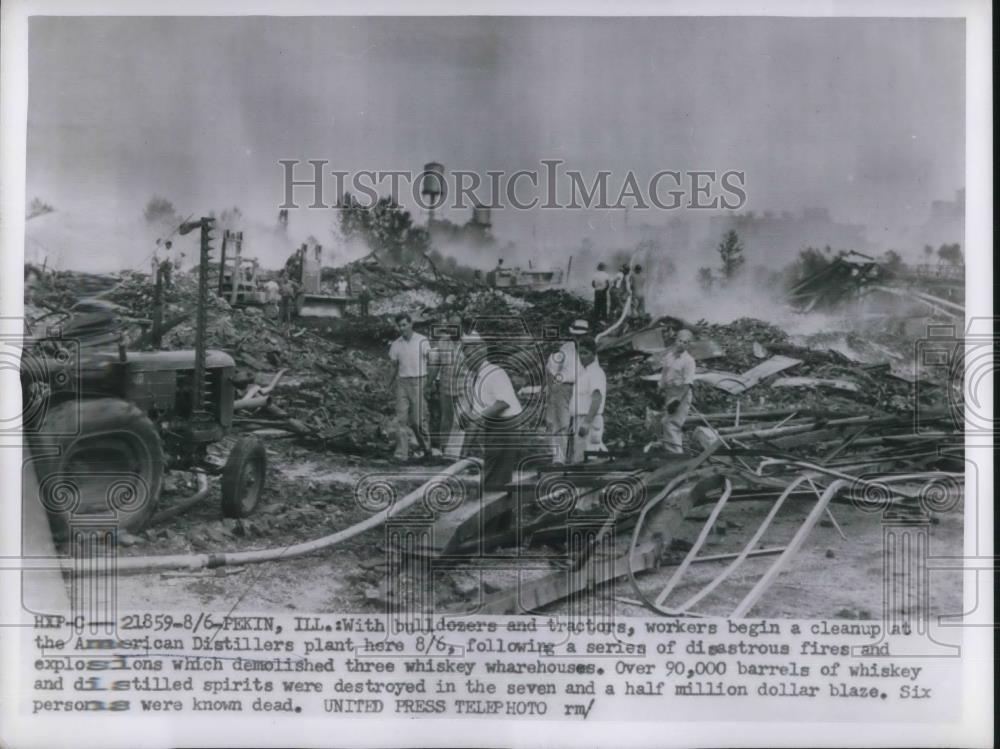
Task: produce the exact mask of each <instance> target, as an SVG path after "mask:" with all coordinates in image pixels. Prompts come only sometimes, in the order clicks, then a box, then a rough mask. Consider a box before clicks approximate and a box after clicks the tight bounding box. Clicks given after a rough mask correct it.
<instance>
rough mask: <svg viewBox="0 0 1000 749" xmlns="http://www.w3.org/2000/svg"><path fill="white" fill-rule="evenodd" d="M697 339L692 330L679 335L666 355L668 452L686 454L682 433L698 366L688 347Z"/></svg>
mask: <svg viewBox="0 0 1000 749" xmlns="http://www.w3.org/2000/svg"><path fill="white" fill-rule="evenodd" d="M693 339H694V334H693V333H692V332H691V331H690V330H682V331H680V332H679V333H678V334H677V338H676V340H675V341H674V345H673V346H671V347H670V349H669V350H668V351H667V353H666V354H664V356H663V371H662V373H661V374H660V391H661V392H662V393H663V402H664V412H663V421H662V422H661V423H662V427H663V432H662V439H663V443H664V445H665V446H666V448H667V450H669V451H670V452H675V453H679V452H682V445H683V432H682V430H683V427H684V422H685V421H686V420H687V416H688V411H690V410H691V399H692V397H693V393H692V385H693V384H694V372H695V363H694V358H693V357H692V356H691V354H689V353H688V347H689V346H690V345H691V341H692V340H693Z"/></svg>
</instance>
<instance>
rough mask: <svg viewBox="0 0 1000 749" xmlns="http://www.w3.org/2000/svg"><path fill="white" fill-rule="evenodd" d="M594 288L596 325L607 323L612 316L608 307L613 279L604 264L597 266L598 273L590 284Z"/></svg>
mask: <svg viewBox="0 0 1000 749" xmlns="http://www.w3.org/2000/svg"><path fill="white" fill-rule="evenodd" d="M590 285H591V286H593V287H594V314H593V319H594V324H595V325H596V324H598V323H602V322H606V321H607V319H608V317H609V316H610V314H611V310H610V308H609V306H608V292H609V291H610V288H611V277H610V276H609V275H608V267H607V266H606V265H605V264H604V263H598V264H597V271H596V272H595V273H594V278H593V280H592V281H591V282H590Z"/></svg>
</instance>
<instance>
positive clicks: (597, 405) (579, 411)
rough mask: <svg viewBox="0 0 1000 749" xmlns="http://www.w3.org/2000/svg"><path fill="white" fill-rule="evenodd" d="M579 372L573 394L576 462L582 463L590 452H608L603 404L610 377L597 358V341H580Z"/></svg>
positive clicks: (583, 339) (606, 396)
mask: <svg viewBox="0 0 1000 749" xmlns="http://www.w3.org/2000/svg"><path fill="white" fill-rule="evenodd" d="M577 353H578V355H579V357H580V367H581V369H580V374H579V377H578V378H577V380H576V388H575V391H574V393H573V405H574V410H573V413H574V417H573V462H574V463H582V462H584V459H585V458H586V455H585V454H584V453H587V452H607V449H608V448H606V447H605V446H604V406H605V404H606V403H607V399H608V378H607V376H606V375H605V374H604V370H603V369H601V365H600V363H599V362H598V361H597V343H596V342H595V341H594V339H593V338H591V337H589V336H588V337H585V338H582V339H581V340H580V342H579V343H578V344H577Z"/></svg>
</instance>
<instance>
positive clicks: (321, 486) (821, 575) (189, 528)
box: [118, 439, 963, 619]
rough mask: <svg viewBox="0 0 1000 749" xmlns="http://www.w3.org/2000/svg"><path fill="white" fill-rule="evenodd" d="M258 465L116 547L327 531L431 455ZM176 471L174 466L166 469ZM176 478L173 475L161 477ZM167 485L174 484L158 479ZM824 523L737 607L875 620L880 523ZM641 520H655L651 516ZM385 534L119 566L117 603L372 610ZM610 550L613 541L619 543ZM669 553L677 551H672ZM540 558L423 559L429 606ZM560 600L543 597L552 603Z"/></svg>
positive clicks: (210, 548) (718, 607) (950, 520)
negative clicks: (230, 508)
mask: <svg viewBox="0 0 1000 749" xmlns="http://www.w3.org/2000/svg"><path fill="white" fill-rule="evenodd" d="M266 444H267V449H268V460H269V472H268V479H267V483H266V486H265V492H264V497H263V500H262V503H263V504H262V505H261V506H260V507H258V509H257V512H256V513H255V514H254V516H253V517H251V518H249V519H248V520H247V521H240V522H236V521H232V520H223V519H221V513H220V509H219V496H218V488H217V487H214V488H213V490H212V494H210V496H209V497H208V498H206V500H205V501H204V502H203V503H202V504H201V505H199V506H198V507H197V508H195V509H194V510H192V511H190V512H188V513H187V514H185V515H183V516H181V517H178V518H174V519H172V520H170V521H167V522H165V523H163V524H161V525H159V526H157V527H155V528H153V529H150V530H147V531H146V532H144V534H143V535H142V536H141V537H139V539H137V540H136V542H135V543H134V544H132V545H130V546H127V547H123V548H122V549H121V553H122V554H123V555H125V556H133V555H154V554H155V555H161V554H182V553H205V552H233V551H244V550H249V549H262V548H283V547H285V546H288V545H291V544H294V543H299V542H302V541H306V540H311V539H315V538H318V537H320V536H324V535H327V534H329V533H333V532H336V531H339V530H342V529H344V528H347V527H349V526H350V525H352V524H354V523H356V522H358V521H360V520H362V519H364V518H365V517H367V516H368V515H369V514H370V513H369V512H368V511H367V510H365V509H364V508H363V507H361V506H359V505H358V503H357V502H356V501H355V487H356V486H357V485H358V482H360V481H362V479H365V478H366V477H371V476H372V475H374V474H380V475H382V476H383V477H384V478H385V479H386V480H387V481H389V482H390V483H391V484H392V485H393V486H395V487H397V492H398V493H397V496H402V495H403V494H405V492H406V491H409V490H411V489H413V488H416V487H417V486H418V485H419V484H420V483H421V482H420V478H421V477H423V476H427V475H428V474H429V473H432V472H434V470H435V468H436V467H433V466H431V467H425V466H416V467H415V466H400V465H399V464H397V463H393V462H389V461H382V460H373V459H371V458H360V457H350V456H345V455H341V454H334V453H328V454H324V453H318V452H314V451H310V450H306V449H303V448H300V447H296V446H294V445H292V444H291V443H290V442H288V441H287V440H282V439H268V440H267V441H266ZM180 475H181V476H183V474H180ZM174 481H175V482H176V479H175V480H174ZM171 488H173V489H174V490H175V492H176V493H178V494H183V493H184V491H185V489H184V487H183V486H181V485H177V486H173V487H171ZM811 505H812V503H811V502H808V501H798V502H795V501H791V500H790V501H789V502H788V503H786V506H785V507H784V508H783V509H782V510H781V511H780V512H779V514H778V515H777V517H776V519H775V522H774V523H773V525H772V527H771V529H770V530H769V531H768V532H767V534H766V535H765V536H764V537H763V538H762V539H761V542H760V544H759V545H758V548H767V547H774V546H781V545H783V544H784V543H786V542H787V541H788V540H789V539H790V538H791V536H792V534H793V533H794V531H795V529H796V528H797V527H798V525H799V523H800V522H801V520H802V519H803V518H804V517H805V516H806V514H807V513H808V511H809V508H810V507H811ZM770 506H771V505H770V502H741V503H731V504H730V505H729V506H727V507H726V509H725V510H724V511H723V513H722V514H721V516H720V518H721V520H722V521H723V522H721V523H719V525H721V526H724V528H725V531H724V533H723V534H719V533H713V534H711V535H710V536H709V539H708V542H707V543H706V545H705V547H704V548H703V550H702V552H701V554H702V555H709V554H724V553H728V552H735V551H738V550H739V549H740V548H741V547H742V543H743V542H744V541H745V540H746V539H747V538H749V536H750V535H751V534H752V533H753V532H754V531H755V530H756V528H757V527H758V526H759V524H760V521H761V520H762V519H763V517H764V515H765V514H766V512H767V511H768V509H769V508H770ZM831 510H832V512H833V514H834V517H835V519H836V522H837V524H838V525H839V527H840V529H841V530H842V531H843V533H844V535H845V536H846V540H845V538H842V537H841V535H840V533H839V532H838V530H837V527H836V526H835V525H834V524H833V523H831V522H830V521H829V520H828V519H824V520H823V521H821V523H820V524H818V525H817V526H816V527H815V528H814V529H813V531H812V533H811V534H810V536H809V537H808V538H807V539H806V542H805V544H804V545H803V547H802V548H801V550H800V551H799V553H798V555H797V556H796V557H795V558H794V560H793V561H792V563H791V564H790V565H789V566H788V567H787V568H786V569H785V570H784V571H783V572H782V573H781V575H780V576H779V577H778V579H777V580H776V582H775V583H774V585H772V586H771V588H770V589H769V590H767V591H766V592H765V594H764V595H763V597H762V598H761V600H760V602H759V603H758V604H757V605H756V606H755V607H754V608H753V609H752V611H751V612H750V615H751V616H759V617H791V618H805V619H818V618H842V619H868V618H881V616H882V606H883V560H882V555H883V526H882V521H881V517H880V515H878V514H871V513H865V512H862V511H861V510H859V509H857V508H855V507H853V506H850V505H847V504H835V505H831ZM962 520H963V519H962V512H961V508H960V507H959V508H958V509H956V510H954V511H952V512H949V513H945V514H940V515H937V516H935V517H934V518H932V521H931V524H930V525H929V535H930V554H931V555H932V556H933V555H938V554H949V553H957V552H958V550H960V549H961V548H962V533H963V524H962ZM701 525H702V522H701V521H700V520H696V519H688V520H686V521H685V522H684V523H683V526H684V527H683V528H682V529H681V530H680V531H679V533H678V535H679V536H680V537H682V538H685V539H687V540H688V541H694V539H695V538H696V536H697V534H698V532H699V530H700V528H701ZM651 526H652V530H655V523H652V524H651ZM384 541H385V532H384V529H383V528H375V529H373V530H370V531H368V532H366V533H364V534H362V535H360V536H358V537H356V538H353V539H351V540H349V541H347V542H344V543H343V544H340V545H338V546H336V547H335V548H331V549H328V550H325V551H321V552H317V553H314V554H311V555H309V556H306V557H300V558H296V559H290V560H287V561H277V562H268V563H264V564H257V565H249V566H245V567H236V568H220V569H217V570H208V571H183V570H179V571H172V572H164V573H155V574H132V575H122V576H120V577H119V583H118V601H119V608H120V609H121V610H144V611H148V610H154V611H155V610H174V611H178V610H180V611H183V610H206V611H214V612H223V613H227V612H280V611H288V612H308V613H312V612H317V613H323V612H355V613H370V614H376V613H381V612H382V611H384V610H385V595H386V593H385V585H386V578H387V575H386V570H387V568H386V566H385V559H386V553H385V544H384ZM619 548H624V547H623V546H622V545H621V544H619ZM675 556H676V557H677V559H676V560H675V563H676V561H679V559H680V558H681V557H682V556H683V554H679V555H675ZM774 559H776V557H774V556H767V557H759V558H752V559H748V560H747V561H746V563H745V564H744V565H743V566H741V567H740V568H739V569H738V570H737V571H736V572H735V573H734V574H733V575H732V577H731V578H730V579H729V580H728V581H727V582H725V583H723V584H722V585H721V586H720V587H719V588H718V589H717V590H716V591H715V592H714V593H712V594H711V595H710V596H708V597H707V598H706V599H705V600H703V601H702V602H701V603H700V604H699V605H698V606H697V607H695V609H696V610H698V611H700V612H703V613H707V614H712V615H725V614H726V613H728V612H729V611H731V610H732V609H733V607H734V606H735V605H736V603H738V602H739V601H740V600H741V599H742V597H743V596H744V595H745V594H746V593H747V592H748V591H749V590H750V588H751V587H752V586H753V584H754V582H755V581H756V579H757V578H758V577H759V576H760V575H761V574H763V572H764V571H765V570H766V569H767V567H768V565H769V564H770V563H771V562H772V561H773V560H774ZM725 564H727V562H710V563H702V564H695V565H692V567H691V568H690V569H689V571H688V574H687V575H686V577H685V581H686V582H685V583H684V584H682V585H680V586H679V587H678V588H677V589H676V590H675V591H674V593H673V594H672V595H671V596H670V598H669V600H668V605H674V604H679V603H680V602H682V601H684V600H686V599H687V598H688V597H689V596H690V595H692V594H693V593H695V592H696V591H697V590H698V589H699V588H700V587H701V586H703V585H704V584H705V583H707V582H708V581H709V580H710V579H711V578H712V577H714V576H715V575H716V574H718V572H720V571H721V570H722V569H723V567H724V565H725ZM550 567H551V569H552V570H555V569H557V567H556V565H555V563H553V564H552V565H550ZM675 569H676V567H674V566H665V567H661V568H658V569H656V570H654V571H651V572H646V573H644V574H642V575H640V576H639V578H638V579H639V584H640V586H641V589H642V590H643V591H644V592H645V593H646V595H647V596H649V597H650V598H653V597H655V596H656V595H657V593H658V592H659V591H660V590H661V589H662V588H663V586H664V585H665V584H666V582H667V580H668V579H669V578H670V576H671V575H672V573H673V571H674V570H675ZM542 574H545V571H544V570H538V569H534V570H530V571H520V572H519V571H516V570H511V569H508V570H504V571H499V572H486V573H482V574H480V573H478V572H470V571H469V570H462V569H456V570H444V571H435V573H434V575H433V585H432V588H433V599H434V602H435V606H445V607H451V606H458V605H461V604H462V603H463V602H467V601H469V600H475V599H477V598H478V597H479V596H480V595H485V594H489V593H491V592H496V591H497V590H503V589H506V588H508V587H510V586H511V585H512V584H513V583H514V582H516V580H517V579H519V578H520V579H530V578H533V577H538V576H539V575H542ZM930 588H931V590H930V607H931V612H932V614H945V613H957V612H959V611H961V603H962V579H961V573H960V572H957V571H950V572H941V573H938V572H933V573H931V578H930ZM592 595H595V596H599V597H600V598H601V599H602V601H601V604H602V605H605V606H606V605H608V604H613V605H614V608H615V612H616V613H617V614H618V615H625V616H646V615H652V614H651V612H649V611H648V610H647V609H645V608H644V607H643V606H641V605H639V604H638V603H637V602H636V599H637V594H636V592H635V591H634V590H633V589H632V587H631V586H630V584H629V583H628V582H627V580H619V581H618V582H617V583H615V584H612V585H605V586H602V587H600V588H599V589H597V590H596V591H595V592H594V593H592ZM564 610H565V604H562V603H556V604H553V605H552V606H550V607H548V609H547V611H548V612H550V613H560V612H561V611H564Z"/></svg>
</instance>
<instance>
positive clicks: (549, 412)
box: [545, 320, 590, 463]
mask: <svg viewBox="0 0 1000 749" xmlns="http://www.w3.org/2000/svg"><path fill="white" fill-rule="evenodd" d="M589 332H590V325H589V324H588V323H587V321H586V320H574V321H573V324H572V325H570V326H569V335H570V340H568V341H566V342H565V343H563V345H562V346H560V347H559V350H558V351H556V352H555V353H553V354H552V355H551V356H550V357H549V361H548V364H547V366H546V369H547V371H548V382H547V394H546V401H545V407H546V416H545V422H546V425H547V427H548V430H549V435H550V438H551V440H552V462H553V463H565V462H566V457H567V452H568V450H569V436H570V424H571V422H572V419H573V408H572V401H573V387H574V385H575V384H576V378H577V374H578V373H579V371H580V361H579V358H578V356H577V350H576V344H577V341H579V340H580V338H581V337H583V336H585V335H587V334H588V333H589Z"/></svg>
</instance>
